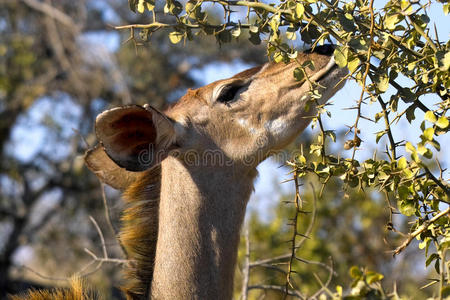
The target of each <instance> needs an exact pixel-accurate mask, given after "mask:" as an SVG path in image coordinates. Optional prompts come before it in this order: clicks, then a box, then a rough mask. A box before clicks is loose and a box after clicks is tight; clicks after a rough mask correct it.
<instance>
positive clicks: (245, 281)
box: [242, 228, 250, 300]
mask: <svg viewBox="0 0 450 300" xmlns="http://www.w3.org/2000/svg"><path fill="white" fill-rule="evenodd" d="M244 237H245V259H244V266H243V268H242V274H243V275H242V276H243V280H242V299H243V300H247V299H248V282H249V276H250V241H249V238H248V228H246V229H245V234H244Z"/></svg>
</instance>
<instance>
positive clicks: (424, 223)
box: [394, 207, 450, 256]
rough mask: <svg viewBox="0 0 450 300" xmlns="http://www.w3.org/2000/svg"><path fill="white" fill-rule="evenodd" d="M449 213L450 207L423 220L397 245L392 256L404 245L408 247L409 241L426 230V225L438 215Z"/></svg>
mask: <svg viewBox="0 0 450 300" xmlns="http://www.w3.org/2000/svg"><path fill="white" fill-rule="evenodd" d="M448 213H450V207H449V208H447V209H446V210H444V211H441V212H440V213H438V214H437V215H435V216H434V217H433V218H431V219H429V220H426V221H425V222H423V224H422V225H420V226H419V227H418V228H417V229H416V230H415V231H414V232H412V233H410V234H409V235H408V238H407V239H406V240H405V241H404V242H403V243H402V244H401V245H400V246H398V247H397V248H396V249H395V250H394V256H395V255H397V254H399V253H400V252H402V251H403V250H404V249H405V248H406V247H408V245H409V244H410V243H411V241H412V240H413V239H414V238H415V237H416V236H418V235H419V234H421V233H422V232H424V231H425V230H427V228H428V226H430V225H431V224H433V223H434V222H436V221H437V220H438V219H439V218H440V217H442V216H445V215H446V214H448Z"/></svg>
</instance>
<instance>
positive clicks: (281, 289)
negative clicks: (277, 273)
mask: <svg viewBox="0 0 450 300" xmlns="http://www.w3.org/2000/svg"><path fill="white" fill-rule="evenodd" d="M248 289H249V290H255V289H258V290H274V291H279V292H283V293H287V294H288V295H289V296H293V297H295V298H299V299H305V297H304V296H303V295H302V294H300V293H299V292H298V291H295V290H294V291H293V290H288V291H287V292H286V291H285V287H284V286H279V285H268V284H260V285H251V286H249V287H248Z"/></svg>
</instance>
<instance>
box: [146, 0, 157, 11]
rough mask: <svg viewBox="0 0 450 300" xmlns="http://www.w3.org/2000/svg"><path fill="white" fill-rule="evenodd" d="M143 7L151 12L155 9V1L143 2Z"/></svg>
mask: <svg viewBox="0 0 450 300" xmlns="http://www.w3.org/2000/svg"><path fill="white" fill-rule="evenodd" d="M145 6H146V7H147V9H148V10H149V11H152V10H153V9H155V1H154V0H147V1H146V2H145Z"/></svg>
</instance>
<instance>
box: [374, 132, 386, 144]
mask: <svg viewBox="0 0 450 300" xmlns="http://www.w3.org/2000/svg"><path fill="white" fill-rule="evenodd" d="M385 134H386V131H385V130H383V131H380V132H378V133H377V136H376V139H375V142H376V143H377V144H378V142H379V141H380V139H381V138H382V137H383V135H385Z"/></svg>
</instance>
